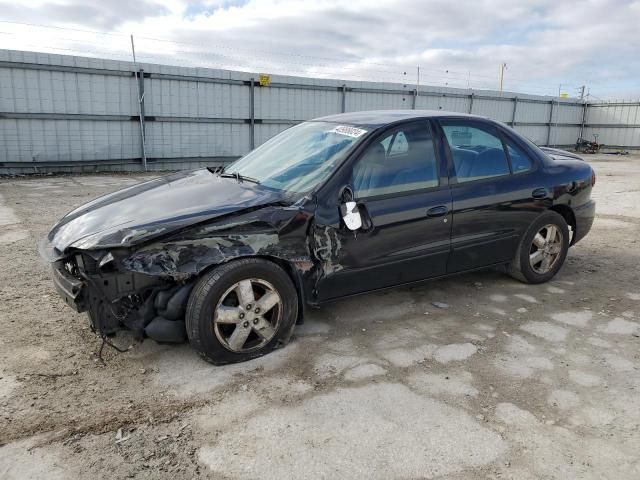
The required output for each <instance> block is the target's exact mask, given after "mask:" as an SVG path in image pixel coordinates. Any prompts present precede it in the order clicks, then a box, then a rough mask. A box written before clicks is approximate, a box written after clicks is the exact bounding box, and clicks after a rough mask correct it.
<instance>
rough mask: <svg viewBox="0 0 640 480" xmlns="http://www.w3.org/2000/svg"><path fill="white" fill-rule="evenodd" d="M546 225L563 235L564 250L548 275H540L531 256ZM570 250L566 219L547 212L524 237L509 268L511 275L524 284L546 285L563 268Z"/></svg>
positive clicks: (557, 214)
mask: <svg viewBox="0 0 640 480" xmlns="http://www.w3.org/2000/svg"><path fill="white" fill-rule="evenodd" d="M546 225H554V226H555V227H556V228H557V229H558V230H559V231H560V233H561V234H562V248H561V251H560V255H559V256H558V258H557V260H556V261H554V263H553V265H552V266H551V269H550V270H549V271H548V272H546V273H538V272H537V271H535V270H534V268H533V267H532V266H531V264H530V261H529V254H530V251H531V248H532V244H533V240H534V237H535V236H536V234H537V233H538V232H539V231H540V230H541V229H543V228H544V227H545V226H546ZM568 250H569V227H568V226H567V222H566V221H565V219H564V217H563V216H562V215H560V214H559V213H557V212H554V211H552V210H547V211H546V212H544V213H543V214H542V215H540V216H539V217H538V218H536V219H535V221H533V223H532V224H531V225H530V226H529V228H528V229H527V231H526V233H525V234H524V235H523V236H522V239H521V240H520V244H519V245H518V249H517V250H516V253H515V255H514V257H513V260H512V261H511V263H510V264H509V266H508V272H509V275H511V276H512V277H513V278H515V279H516V280H520V281H521V282H524V283H532V284H535V283H544V282H548V281H549V280H551V279H552V278H553V277H554V276H555V275H556V273H558V271H559V270H560V268H562V265H563V264H564V261H565V259H566V258H567V252H568Z"/></svg>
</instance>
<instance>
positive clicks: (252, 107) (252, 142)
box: [249, 77, 256, 150]
mask: <svg viewBox="0 0 640 480" xmlns="http://www.w3.org/2000/svg"><path fill="white" fill-rule="evenodd" d="M249 115H250V120H249V122H250V127H249V129H250V130H249V146H250V147H251V150H253V149H254V148H256V100H255V78H253V77H252V78H251V84H250V85H249Z"/></svg>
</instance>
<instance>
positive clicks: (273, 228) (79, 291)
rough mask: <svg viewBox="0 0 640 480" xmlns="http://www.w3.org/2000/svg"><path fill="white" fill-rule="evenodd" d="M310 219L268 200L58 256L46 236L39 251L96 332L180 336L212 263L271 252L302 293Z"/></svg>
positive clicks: (308, 267) (308, 268)
mask: <svg viewBox="0 0 640 480" xmlns="http://www.w3.org/2000/svg"><path fill="white" fill-rule="evenodd" d="M310 219H311V213H310V212H306V211H305V210H304V208H303V207H302V206H301V205H296V206H293V205H292V206H287V205H265V206H262V207H259V208H255V207H253V208H248V209H244V210H242V211H239V212H234V213H232V214H227V215H225V216H222V217H218V218H215V219H212V220H209V221H206V222H201V223H197V224H196V225H190V226H184V227H182V228H180V229H177V230H175V231H173V232H171V233H168V234H165V235H162V236H161V237H160V238H156V239H152V240H147V239H146V238H145V239H144V241H141V243H140V244H134V245H131V246H127V247H122V246H121V247H118V248H100V247H101V244H100V243H97V244H95V245H92V246H97V247H98V248H94V249H81V248H75V247H72V248H70V249H69V250H68V253H67V254H66V255H65V256H63V255H61V254H60V252H59V251H58V252H56V249H55V247H53V245H52V244H47V239H45V241H44V242H43V245H41V249H40V250H41V254H42V255H43V256H44V257H46V258H48V259H49V260H53V261H52V262H51V263H52V267H53V279H54V283H55V286H56V288H57V290H58V293H59V294H60V295H61V297H62V298H63V299H64V300H65V302H66V303H67V304H68V305H69V306H70V307H72V308H73V309H74V310H76V311H77V312H87V313H88V315H89V318H90V320H91V326H92V328H93V329H94V331H96V332H98V333H99V334H100V335H101V336H103V337H104V336H107V335H112V334H114V333H115V332H116V331H118V330H120V329H123V328H126V329H128V330H131V331H132V332H133V335H134V337H135V338H137V339H139V340H142V339H143V338H144V337H150V338H151V339H153V340H156V341H158V342H172V343H173V342H183V341H185V340H186V328H185V314H186V308H187V303H188V300H189V295H190V293H191V290H192V289H193V287H194V285H195V283H196V282H197V280H198V279H199V277H200V275H201V274H202V273H203V272H204V271H206V270H208V269H210V268H213V267H215V266H217V265H221V264H223V263H226V262H229V261H232V260H234V259H238V258H243V257H262V258H267V259H271V260H272V261H275V262H278V263H279V264H280V265H282V266H284V267H285V268H286V269H287V271H288V272H289V274H290V275H291V277H292V280H293V281H294V283H295V284H296V287H297V288H298V290H299V291H300V292H303V291H304V290H305V289H306V285H307V284H309V283H310V282H312V279H311V277H313V275H315V273H316V272H315V269H314V268H313V265H314V263H313V261H312V258H311V256H310V254H309V248H308V246H307V242H306V240H305V239H306V235H305V232H306V231H307V229H308V224H309V222H310ZM109 236H110V237H111V236H112V234H109ZM74 245H77V243H76V244H74ZM301 296H303V294H302V293H301ZM300 306H302V307H303V305H302V299H301V300H300ZM300 311H302V309H300Z"/></svg>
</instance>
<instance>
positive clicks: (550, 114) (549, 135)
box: [547, 100, 553, 147]
mask: <svg viewBox="0 0 640 480" xmlns="http://www.w3.org/2000/svg"><path fill="white" fill-rule="evenodd" d="M552 121H553V100H551V109H550V111H549V130H548V131H547V147H549V146H551V129H552V128H553V125H552Z"/></svg>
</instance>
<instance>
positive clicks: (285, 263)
mask: <svg viewBox="0 0 640 480" xmlns="http://www.w3.org/2000/svg"><path fill="white" fill-rule="evenodd" d="M249 258H256V259H260V260H264V261H267V262H271V263H275V264H276V265H278V266H279V267H280V268H282V269H283V270H284V271H285V273H286V274H287V275H288V276H289V279H290V280H291V282H292V283H293V287H294V288H295V290H296V295H297V297H298V298H297V301H298V318H297V319H296V324H298V325H300V324H302V323H303V322H304V312H305V305H306V302H305V294H304V285H303V281H302V275H301V274H300V272H299V270H298V269H296V267H295V266H294V265H293V263H292V262H290V261H289V260H286V259H284V258H280V257H276V256H273V255H241V256H238V257H229V258H227V259H225V260H224V261H223V262H220V263H215V264H211V265H209V266H207V267H206V268H204V269H202V270H201V271H199V272H198V274H197V275H196V276H195V277H194V278H193V279H192V281H194V282H196V281H198V280H199V279H200V278H202V277H203V276H204V275H206V274H207V273H209V272H210V271H211V270H215V269H216V268H218V267H220V266H222V265H227V264H229V263H231V262H235V261H239V260H246V259H249Z"/></svg>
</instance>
